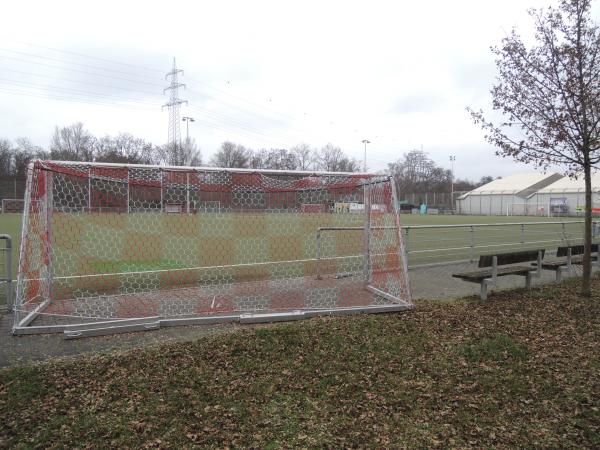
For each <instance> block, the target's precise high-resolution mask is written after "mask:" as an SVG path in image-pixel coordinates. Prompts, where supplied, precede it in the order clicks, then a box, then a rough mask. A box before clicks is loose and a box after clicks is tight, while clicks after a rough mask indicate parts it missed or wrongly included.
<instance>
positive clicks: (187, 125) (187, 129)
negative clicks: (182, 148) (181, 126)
mask: <svg viewBox="0 0 600 450" xmlns="http://www.w3.org/2000/svg"><path fill="white" fill-rule="evenodd" d="M181 120H182V121H183V122H185V142H186V145H188V143H189V141H190V122H195V121H196V120H195V119H194V118H193V117H188V116H183V117H182V118H181Z"/></svg>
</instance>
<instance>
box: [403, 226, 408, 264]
mask: <svg viewBox="0 0 600 450" xmlns="http://www.w3.org/2000/svg"><path fill="white" fill-rule="evenodd" d="M408 230H409V228H408V227H404V228H403V229H402V231H404V260H405V261H406V266H407V267H408V263H409V260H408V244H409V240H408V236H409V235H408Z"/></svg>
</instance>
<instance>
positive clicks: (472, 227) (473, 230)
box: [469, 225, 475, 262]
mask: <svg viewBox="0 0 600 450" xmlns="http://www.w3.org/2000/svg"><path fill="white" fill-rule="evenodd" d="M469 233H470V238H471V259H470V260H469V262H473V261H475V227H474V226H473V225H471V226H470V227H469Z"/></svg>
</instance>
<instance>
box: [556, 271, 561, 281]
mask: <svg viewBox="0 0 600 450" xmlns="http://www.w3.org/2000/svg"><path fill="white" fill-rule="evenodd" d="M556 282H557V283H562V267H559V268H558V269H556Z"/></svg>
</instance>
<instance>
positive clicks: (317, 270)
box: [315, 228, 321, 280]
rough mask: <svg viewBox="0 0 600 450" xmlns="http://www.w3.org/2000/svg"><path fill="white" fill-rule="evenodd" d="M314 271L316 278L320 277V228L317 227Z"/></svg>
mask: <svg viewBox="0 0 600 450" xmlns="http://www.w3.org/2000/svg"><path fill="white" fill-rule="evenodd" d="M315 271H316V272H317V280H320V279H321V229H320V228H319V229H317V262H316V267H315Z"/></svg>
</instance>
